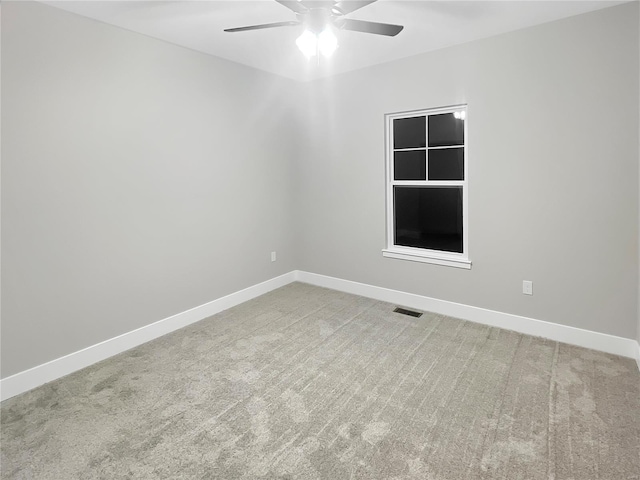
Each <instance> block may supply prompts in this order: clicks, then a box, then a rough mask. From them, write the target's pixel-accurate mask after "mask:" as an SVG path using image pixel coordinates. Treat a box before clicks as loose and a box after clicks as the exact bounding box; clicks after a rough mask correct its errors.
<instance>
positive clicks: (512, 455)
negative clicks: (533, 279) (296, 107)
mask: <svg viewBox="0 0 640 480" xmlns="http://www.w3.org/2000/svg"><path fill="white" fill-rule="evenodd" d="M393 307H394V306H393V305H390V304H386V303H382V302H377V301H374V300H370V299H366V298H362V297H356V296H352V295H347V294H343V293H339V292H335V291H331V290H326V289H321V288H317V287H313V286H310V285H305V284H301V283H294V284H291V285H288V286H286V287H284V288H281V289H279V290H276V291H274V292H272V293H269V294H267V295H265V296H263V297H260V298H257V299H255V300H252V301H250V302H247V303H245V304H243V305H240V306H238V307H236V308H233V309H231V310H227V311H225V312H223V313H221V314H219V315H216V316H214V317H211V318H210V319H207V320H204V321H202V322H199V323H197V324H195V325H193V326H191V327H189V328H186V329H184V330H181V331H180V332H176V333H174V334H171V335H168V336H166V337H163V338H161V339H158V340H156V341H154V342H151V343H148V344H145V345H143V346H141V347H138V348H136V349H133V350H130V351H128V352H125V353H124V354H121V355H119V356H117V357H114V358H111V359H109V360H106V361H104V362H102V363H99V364H97V365H94V366H92V367H90V368H87V369H85V370H83V371H80V372H77V373H75V374H73V375H70V376H68V377H65V378H63V379H60V380H58V381H56V382H53V383H50V384H48V385H45V386H43V387H41V388H38V389H36V390H33V391H31V392H28V393H26V394H24V395H21V396H18V397H15V398H12V399H9V400H7V401H5V402H3V403H2V405H1V415H2V435H1V440H2V445H1V452H2V458H1V461H2V464H1V465H2V466H1V468H2V475H1V476H2V478H3V479H31V478H33V479H65V480H67V479H94V478H102V479H121V478H122V479H123V478H141V479H155V478H167V479H169V478H170V479H178V478H185V479H187V478H188V479H192V478H201V479H214V478H215V479H239V478H242V479H249V478H268V479H276V478H279V479H298V478H299V479H334V480H335V479H349V478H357V479H421V480H428V479H431V480H435V479H438V480H439V479H447V480H454V479H455V480H460V479H508V480H518V479H523V480H535V479H556V480H560V479H576V480H589V479H606V480H631V479H639V478H640V374H639V373H638V371H637V368H636V365H635V363H634V361H633V360H631V359H626V358H620V357H616V356H612V355H607V354H604V353H598V352H594V351H590V350H586V349H582V348H577V347H571V346H568V345H564V344H558V343H556V342H552V341H548V340H543V339H540V338H534V337H529V336H524V335H520V334H517V333H513V332H509V331H505V330H500V329H496V328H489V327H485V326H482V325H476V324H473V323H468V322H464V321H461V320H456V319H453V318H447V317H443V316H439V315H435V314H429V313H427V314H425V315H423V316H422V317H421V318H411V317H407V316H403V315H400V314H397V313H393V312H392V310H393Z"/></svg>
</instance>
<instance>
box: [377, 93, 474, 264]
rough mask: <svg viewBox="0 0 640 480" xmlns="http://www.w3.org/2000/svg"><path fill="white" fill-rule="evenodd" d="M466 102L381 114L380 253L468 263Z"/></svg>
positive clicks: (399, 256) (386, 255)
mask: <svg viewBox="0 0 640 480" xmlns="http://www.w3.org/2000/svg"><path fill="white" fill-rule="evenodd" d="M466 118H467V107H466V105H458V106H454V107H446V108H436V109H430V110H419V111H414V112H405V113H393V114H388V115H386V116H385V129H386V167H387V247H386V248H385V249H384V250H383V251H382V254H383V255H384V256H385V257H391V258H400V259H403V260H414V261H418V262H426V263H435V264H438V265H448V266H453V267H460V268H471V261H470V260H469V246H468V221H467V220H468V217H467V203H468V202H467V198H468V196H467V181H468V179H467V163H468V162H467V121H466Z"/></svg>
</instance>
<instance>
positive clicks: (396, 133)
mask: <svg viewBox="0 0 640 480" xmlns="http://www.w3.org/2000/svg"><path fill="white" fill-rule="evenodd" d="M426 122H427V120H426V117H411V118H396V119H395V120H394V121H393V148H417V147H426V146H427V123H426Z"/></svg>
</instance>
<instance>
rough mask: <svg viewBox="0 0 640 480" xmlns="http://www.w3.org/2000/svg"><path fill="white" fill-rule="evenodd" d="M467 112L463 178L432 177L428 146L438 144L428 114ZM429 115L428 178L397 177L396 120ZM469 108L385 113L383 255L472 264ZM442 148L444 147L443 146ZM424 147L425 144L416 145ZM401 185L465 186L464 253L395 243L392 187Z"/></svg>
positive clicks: (465, 264)
mask: <svg viewBox="0 0 640 480" xmlns="http://www.w3.org/2000/svg"><path fill="white" fill-rule="evenodd" d="M461 111H464V112H465V114H464V115H465V119H464V157H463V158H464V180H455V181H449V180H447V181H441V180H429V179H428V175H429V173H428V172H429V163H428V162H429V150H434V149H436V148H439V147H429V138H428V132H429V116H431V115H438V114H442V113H453V112H461ZM420 116H426V117H427V121H426V129H427V132H426V133H427V146H426V147H425V148H424V149H425V150H426V152H427V154H426V157H427V160H426V161H427V166H426V167H427V180H394V179H393V178H394V174H393V152H394V149H393V121H394V120H395V119H399V118H410V117H420ZM468 123H469V112H468V108H467V105H466V104H462V105H453V106H449V107H441V108H429V109H422V110H412V111H408V112H397V113H388V114H386V115H385V172H386V181H385V183H386V200H385V201H386V208H387V222H386V224H387V244H386V248H384V249H383V250H382V255H383V256H385V257H388V258H396V259H401V260H411V261H415V262H423V263H432V264H435V265H445V266H449V267H457V268H466V269H470V268H471V260H469V189H468V183H469V162H468V156H469V143H468V138H469V137H468V135H467V129H468ZM440 148H441V147H440ZM416 150H422V148H416ZM396 185H399V186H431V187H438V186H442V187H444V186H460V187H462V253H457V252H445V251H441V250H430V249H426V248H417V247H407V246H403V245H395V244H394V242H395V235H394V217H393V215H394V209H393V187H394V186H396Z"/></svg>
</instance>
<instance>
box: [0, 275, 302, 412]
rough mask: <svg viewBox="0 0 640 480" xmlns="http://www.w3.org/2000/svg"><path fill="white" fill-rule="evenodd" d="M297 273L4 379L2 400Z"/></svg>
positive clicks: (249, 296) (0, 384)
mask: <svg viewBox="0 0 640 480" xmlns="http://www.w3.org/2000/svg"><path fill="white" fill-rule="evenodd" d="M295 279H296V272H289V273H286V274H284V275H281V276H279V277H276V278H272V279H270V280H267V281H266V282H262V283H259V284H257V285H253V286H251V287H248V288H245V289H244V290H240V291H238V292H234V293H232V294H230V295H227V296H225V297H222V298H218V299H217V300H213V301H211V302H209V303H205V304H204V305H200V306H199V307H195V308H192V309H190V310H187V311H185V312H182V313H178V314H176V315H172V316H171V317H167V318H165V319H163V320H159V321H157V322H154V323H152V324H150V325H146V326H144V327H141V328H138V329H136V330H133V331H131V332H127V333H124V334H122V335H119V336H117V337H114V338H111V339H109V340H105V341H104V342H101V343H98V344H96V345H92V346H90V347H87V348H84V349H82V350H79V351H77V352H74V353H70V354H69V355H65V356H64V357H61V358H57V359H55V360H52V361H50V362H47V363H44V364H42V365H38V366H37V367H33V368H30V369H29V370H25V371H23V372H20V373H16V374H15V375H12V376H10V377H7V378H3V379H2V380H0V400H5V399H7V398H11V397H13V396H15V395H18V394H20V393H23V392H26V391H28V390H31V389H32V388H35V387H38V386H40V385H44V384H45V383H48V382H51V381H52V380H55V379H57V378H60V377H64V376H65V375H69V374H70V373H73V372H75V371H77V370H80V369H82V368H85V367H88V366H89V365H92V364H94V363H96V362H99V361H101V360H104V359H106V358H109V357H112V356H113V355H117V354H118V353H122V352H124V351H126V350H129V349H131V348H133V347H137V346H138V345H141V344H143V343H146V342H148V341H150V340H153V339H155V338H158V337H161V336H162V335H166V334H167V333H171V332H173V331H175V330H178V329H180V328H183V327H186V326H187V325H190V324H192V323H195V322H197V321H200V320H203V319H205V318H207V317H210V316H211V315H215V314H216V313H219V312H221V311H223V310H227V309H228V308H231V307H234V306H236V305H239V304H241V303H243V302H246V301H248V300H251V299H252V298H255V297H259V296H260V295H264V294H265V293H267V292H270V291H271V290H275V289H276V288H280V287H282V286H284V285H287V284H288V283H291V282H293V281H295Z"/></svg>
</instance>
